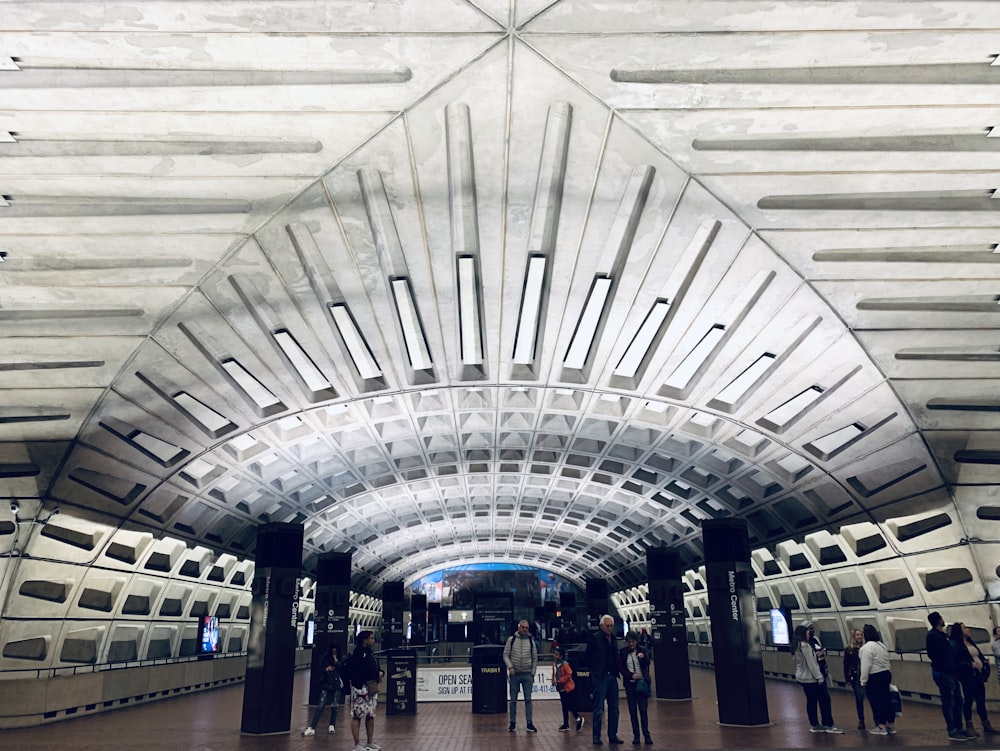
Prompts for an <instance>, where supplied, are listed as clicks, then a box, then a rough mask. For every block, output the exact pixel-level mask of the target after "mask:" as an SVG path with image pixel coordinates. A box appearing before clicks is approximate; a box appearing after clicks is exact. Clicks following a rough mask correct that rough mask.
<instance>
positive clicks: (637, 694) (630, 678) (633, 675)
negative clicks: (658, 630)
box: [618, 631, 653, 746]
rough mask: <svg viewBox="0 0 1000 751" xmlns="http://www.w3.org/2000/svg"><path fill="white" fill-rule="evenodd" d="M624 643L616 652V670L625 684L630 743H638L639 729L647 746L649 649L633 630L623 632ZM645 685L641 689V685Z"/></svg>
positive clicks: (648, 744)
mask: <svg viewBox="0 0 1000 751" xmlns="http://www.w3.org/2000/svg"><path fill="white" fill-rule="evenodd" d="M625 645H626V646H624V647H622V649H621V650H620V651H619V652H618V672H619V673H621V676H622V685H623V686H625V699H626V701H627V703H628V716H629V719H630V720H631V721H632V745H633V746H638V745H639V730H640V729H641V730H642V735H643V737H644V738H645V740H646V745H647V746H652V745H653V738H652V736H650V734H649V685H650V684H649V651H648V650H647V649H646V647H642V646H640V645H639V635H638V634H637V633H636V632H635V631H629V632H628V633H627V634H625ZM643 685H644V686H645V690H642V688H641V686H643Z"/></svg>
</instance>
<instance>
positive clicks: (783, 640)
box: [771, 608, 792, 649]
mask: <svg viewBox="0 0 1000 751" xmlns="http://www.w3.org/2000/svg"><path fill="white" fill-rule="evenodd" d="M771 643H772V644H773V645H774V646H776V647H778V648H779V649H781V648H782V647H783V648H784V649H788V648H789V646H790V645H791V643H792V618H791V613H790V612H789V611H787V610H785V609H783V608H771Z"/></svg>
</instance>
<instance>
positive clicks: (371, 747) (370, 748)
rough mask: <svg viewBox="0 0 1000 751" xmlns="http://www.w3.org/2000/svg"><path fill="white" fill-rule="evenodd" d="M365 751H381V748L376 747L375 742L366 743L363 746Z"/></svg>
mask: <svg viewBox="0 0 1000 751" xmlns="http://www.w3.org/2000/svg"><path fill="white" fill-rule="evenodd" d="M365 750H366V751H382V747H381V746H380V745H378V744H377V743H376V742H375V741H368V743H366V744H365Z"/></svg>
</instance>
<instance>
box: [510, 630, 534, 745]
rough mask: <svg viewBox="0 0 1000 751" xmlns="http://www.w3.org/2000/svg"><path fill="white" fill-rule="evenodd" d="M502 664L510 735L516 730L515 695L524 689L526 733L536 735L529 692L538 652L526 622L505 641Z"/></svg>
mask: <svg viewBox="0 0 1000 751" xmlns="http://www.w3.org/2000/svg"><path fill="white" fill-rule="evenodd" d="M503 663H504V665H506V666H507V679H508V681H509V683H510V727H508V728H507V730H508V731H510V732H511V733H513V732H514V730H516V729H517V695H518V693H519V692H520V691H521V689H522V688H523V689H524V719H525V720H527V722H528V732H529V733H537V732H538V729H537V728H536V727H535V726H534V725H533V724H532V723H531V691H532V689H533V688H534V685H535V668H537V667H538V650H537V649H535V640H534V639H532V638H531V633H530V632H529V631H528V622H527V621H521V622H520V623H518V624H517V633H516V634H514V635H513V636H512V637H510V638H509V639H508V640H507V644H506V645H504V648H503Z"/></svg>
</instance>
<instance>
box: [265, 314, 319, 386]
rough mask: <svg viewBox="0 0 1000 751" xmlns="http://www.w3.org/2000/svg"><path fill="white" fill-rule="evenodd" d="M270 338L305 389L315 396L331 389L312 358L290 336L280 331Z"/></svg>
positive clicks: (282, 330)
mask: <svg viewBox="0 0 1000 751" xmlns="http://www.w3.org/2000/svg"><path fill="white" fill-rule="evenodd" d="M271 336H273V337H274V341H276V342H277V343H278V346H279V347H281V351H282V352H284V353H285V357H287V358H288V360H289V362H291V364H292V367H293V368H295V372H297V373H298V374H299V375H300V376H301V377H302V381H303V382H304V383H305V384H306V388H307V389H309V390H310V391H311V392H313V393H314V394H316V393H319V392H320V391H325V390H327V389H332V388H333V384H332V383H330V381H329V379H328V378H327V377H326V376H324V375H323V373H322V372H321V371H320V369H319V368H318V367H316V363H314V362H313V361H312V358H310V357H309V355H307V354H306V352H305V350H303V349H302V347H301V346H300V345H299V343H298V342H297V341H295V338H294V337H293V336H292V335H291V334H289V333H288V332H287V331H285V330H284V329H281V330H279V331H275V332H273V333H272V334H271Z"/></svg>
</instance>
